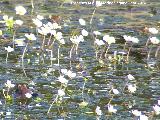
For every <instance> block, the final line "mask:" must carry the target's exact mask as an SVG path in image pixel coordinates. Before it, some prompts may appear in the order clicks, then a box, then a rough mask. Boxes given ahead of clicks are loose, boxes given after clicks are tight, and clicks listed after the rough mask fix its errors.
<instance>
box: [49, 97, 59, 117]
mask: <svg viewBox="0 0 160 120" xmlns="http://www.w3.org/2000/svg"><path fill="white" fill-rule="evenodd" d="M57 99H58V94H57V95H56V98H55V99H54V101H53V102H52V103H51V105H50V107H49V109H48V111H47V114H49V112H50V111H51V108H52V106H53V104H54V103H55V102H57Z"/></svg>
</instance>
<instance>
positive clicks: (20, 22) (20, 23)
mask: <svg viewBox="0 0 160 120" xmlns="http://www.w3.org/2000/svg"><path fill="white" fill-rule="evenodd" d="M14 24H17V25H19V26H21V25H22V24H23V21H22V20H16V21H15V22H14Z"/></svg>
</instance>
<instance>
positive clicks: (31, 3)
mask: <svg viewBox="0 0 160 120" xmlns="http://www.w3.org/2000/svg"><path fill="white" fill-rule="evenodd" d="M31 5H32V12H31V13H33V11H34V3H33V0H31Z"/></svg>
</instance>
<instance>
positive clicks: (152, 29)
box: [148, 28, 158, 34]
mask: <svg viewBox="0 0 160 120" xmlns="http://www.w3.org/2000/svg"><path fill="white" fill-rule="evenodd" d="M148 31H149V32H150V33H151V34H157V33H158V30H157V29H156V28H148Z"/></svg>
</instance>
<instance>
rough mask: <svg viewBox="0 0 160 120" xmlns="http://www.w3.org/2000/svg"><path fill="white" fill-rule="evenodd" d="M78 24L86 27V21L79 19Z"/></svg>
mask: <svg viewBox="0 0 160 120" xmlns="http://www.w3.org/2000/svg"><path fill="white" fill-rule="evenodd" d="M79 24H80V25H82V26H85V25H86V21H85V20H84V19H81V18H80V19H79Z"/></svg>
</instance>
